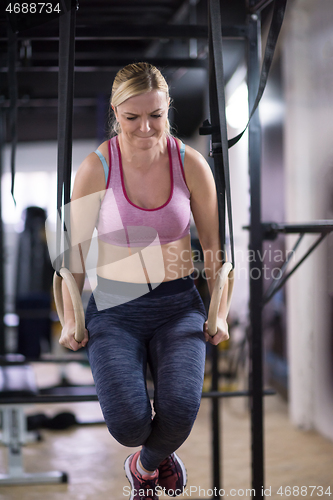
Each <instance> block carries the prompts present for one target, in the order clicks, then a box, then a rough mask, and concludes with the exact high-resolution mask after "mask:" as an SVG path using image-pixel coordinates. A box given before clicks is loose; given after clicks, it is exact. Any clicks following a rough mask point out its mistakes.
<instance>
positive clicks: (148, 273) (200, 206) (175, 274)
mask: <svg viewBox="0 0 333 500" xmlns="http://www.w3.org/2000/svg"><path fill="white" fill-rule="evenodd" d="M169 104H170V99H169V91H168V86H167V83H166V81H165V79H164V78H163V76H162V75H161V73H160V72H159V71H158V70H157V69H156V68H155V67H153V66H151V65H150V64H147V63H138V64H132V65H129V66H126V67H125V68H123V69H122V70H120V71H119V72H118V74H117V76H116V78H115V81H114V84H113V87H112V95H111V106H112V109H113V112H114V115H115V119H116V122H115V125H114V128H115V132H116V135H115V136H114V137H113V138H112V139H111V140H110V141H106V142H104V143H103V144H101V145H100V146H99V148H98V150H96V151H95V152H94V153H91V154H90V155H89V156H88V157H87V158H86V159H85V160H84V161H83V163H82V165H81V166H80V168H79V170H78V172H77V175H76V178H75V184H74V189H73V196H72V204H71V205H72V209H71V212H72V215H71V217H72V223H71V224H72V235H73V234H74V235H75V236H74V237H73V238H72V243H73V241H74V240H75V241H76V242H85V243H82V244H81V245H77V246H76V249H77V252H76V253H77V258H75V251H74V250H73V251H72V266H73V267H72V270H73V271H74V276H75V279H76V281H77V283H78V287H79V289H80V290H82V287H83V282H84V276H85V275H84V273H83V272H81V273H80V272H79V270H78V267H77V265H78V263H80V262H81V261H82V258H83V259H84V258H86V255H87V252H88V247H89V241H90V239H91V235H92V232H93V229H94V226H95V225H96V226H97V231H98V263H97V279H98V285H97V288H96V290H95V291H94V293H93V295H92V296H91V298H90V301H89V305H88V308H87V312H86V327H87V330H86V335H85V338H84V340H83V341H82V342H81V343H77V342H76V341H75V339H74V330H75V321H74V314H73V310H72V305H71V301H70V297H69V296H68V292H67V290H66V289H65V286H64V290H63V293H64V303H65V326H64V328H63V331H62V335H61V339H60V343H61V344H62V345H64V346H66V347H68V348H69V349H72V350H74V351H76V350H78V349H80V348H81V347H84V346H87V352H88V357H89V362H90V365H91V369H92V373H93V377H94V381H95V384H96V391H97V394H98V398H99V402H100V405H101V408H102V411H103V415H104V418H105V421H106V424H107V426H108V428H109V431H110V433H111V434H112V435H113V436H114V437H115V439H117V440H118V441H119V442H120V443H122V444H123V445H125V446H129V447H133V446H142V448H141V450H139V451H137V452H136V453H134V454H132V455H130V456H129V457H128V458H127V460H126V461H125V471H126V475H127V477H128V479H129V481H130V483H131V486H132V492H131V496H130V498H131V500H139V499H141V498H150V499H153V500H155V499H156V498H157V495H156V492H157V491H158V490H157V489H156V488H157V487H158V486H159V487H160V488H165V491H166V493H168V494H169V495H170V496H176V495H178V494H180V493H181V492H182V491H183V489H184V487H185V484H186V471H185V467H184V464H183V463H182V461H181V460H180V458H179V457H178V456H177V455H176V453H175V450H177V449H178V448H179V447H180V446H181V444H182V443H183V442H184V441H185V440H186V438H187V437H188V435H189V433H190V431H191V429H192V426H193V424H194V421H195V418H196V415H197V412H198V409H199V405H200V400H201V391H202V384H203V376H204V365H205V340H206V341H209V342H211V343H212V344H214V345H217V344H218V343H219V342H221V341H222V340H225V339H227V338H228V326H227V323H226V295H227V291H225V293H224V295H223V297H222V301H221V307H220V311H219V315H218V321H217V333H216V335H215V336H214V337H210V336H209V335H208V333H207V321H206V319H207V317H206V312H205V309H204V306H203V303H202V300H201V298H200V295H199V293H198V291H197V289H196V287H195V286H194V281H193V274H191V273H193V262H192V259H191V240H190V213H191V211H192V214H193V217H194V221H195V224H196V228H197V231H198V236H199V239H200V243H201V246H202V249H203V253H204V261H205V275H206V277H207V282H208V287H209V291H210V293H211V292H212V290H213V287H214V283H215V278H216V273H217V271H218V270H219V269H220V267H221V265H222V262H221V249H220V243H219V241H220V240H219V227H218V208H217V196H216V189H215V183H214V179H213V175H212V173H211V170H210V167H209V165H208V164H207V162H206V161H205V160H204V158H203V157H202V156H201V155H200V154H199V153H198V152H197V151H195V150H194V149H192V148H190V147H189V146H186V147H185V146H184V144H182V142H181V141H180V140H179V139H176V138H174V137H172V136H171V135H170V129H169V122H168V108H169ZM91 200H93V201H91ZM80 202H81V203H80ZM77 203H78V205H77ZM78 206H79V207H80V208H77V207H78ZM75 207H76V208H75ZM74 247H75V244H73V248H74ZM79 267H80V264H79ZM83 270H84V269H82V271H83ZM75 271H76V272H75ZM147 363H148V364H149V367H150V371H151V374H152V377H153V381H154V416H153V418H152V409H151V405H150V400H149V397H148V395H147V389H146V368H147Z"/></svg>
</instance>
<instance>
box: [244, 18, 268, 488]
mask: <svg viewBox="0 0 333 500" xmlns="http://www.w3.org/2000/svg"><path fill="white" fill-rule="evenodd" d="M260 41H261V23H260V17H259V16H257V15H252V16H249V40H248V89H249V109H250V110H251V109H252V107H253V104H254V102H255V98H256V94H257V90H258V84H259V71H260V67H259V61H260V54H261V47H260ZM249 172H250V197H251V208H250V243H249V249H250V251H251V255H254V256H255V257H254V259H253V260H251V262H250V324H251V338H250V359H251V365H250V392H252V397H251V398H250V404H251V443H252V488H253V489H254V491H255V497H260V498H262V487H263V486H264V432H263V345H262V296H263V278H262V262H261V261H260V258H259V257H260V255H262V246H263V236H262V226H261V130H260V121H259V113H258V110H257V111H256V112H255V113H254V115H253V117H252V120H251V122H250V125H249Z"/></svg>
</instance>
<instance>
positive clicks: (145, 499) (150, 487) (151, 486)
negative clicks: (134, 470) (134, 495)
mask: <svg viewBox="0 0 333 500" xmlns="http://www.w3.org/2000/svg"><path fill="white" fill-rule="evenodd" d="M155 488H156V482H155V481H154V480H149V479H141V484H140V490H144V491H145V494H144V496H140V500H156V495H154V492H155ZM147 495H148V496H147Z"/></svg>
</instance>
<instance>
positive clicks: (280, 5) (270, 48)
mask: <svg viewBox="0 0 333 500" xmlns="http://www.w3.org/2000/svg"><path fill="white" fill-rule="evenodd" d="M286 5H287V0H275V1H274V7H273V16H272V21H271V25H270V28H269V33H268V37H267V43H266V48H265V55H264V60H263V63H262V67H261V74H260V81H259V88H258V93H257V96H256V99H255V101H254V104H253V108H252V111H251V113H250V116H249V120H248V122H247V125H246V127H245V129H244V130H243V131H242V132H241V133H240V134H238V135H236V136H235V137H233V138H232V139H229V141H228V147H229V148H231V147H232V146H234V145H235V144H236V143H237V142H238V141H239V140H240V139H241V137H242V136H243V134H244V133H245V131H246V129H247V127H248V126H249V123H250V120H251V118H252V116H253V115H254V113H255V111H256V109H257V107H258V105H259V102H260V99H261V98H262V95H263V93H264V90H265V87H266V83H267V78H268V73H269V70H270V68H271V65H272V61H273V56H274V52H275V47H276V43H277V40H278V37H279V33H280V30H281V26H282V23H283V18H284V13H285V10H286Z"/></svg>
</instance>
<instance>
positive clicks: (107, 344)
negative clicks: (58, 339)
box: [86, 276, 207, 470]
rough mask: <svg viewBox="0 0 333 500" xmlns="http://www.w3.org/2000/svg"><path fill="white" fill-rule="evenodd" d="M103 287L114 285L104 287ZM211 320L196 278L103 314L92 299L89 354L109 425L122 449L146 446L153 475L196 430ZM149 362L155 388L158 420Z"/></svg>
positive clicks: (145, 460) (144, 455) (161, 288)
mask: <svg viewBox="0 0 333 500" xmlns="http://www.w3.org/2000/svg"><path fill="white" fill-rule="evenodd" d="M102 281H108V280H100V281H99V286H100V283H101V282H102ZM130 285H132V284H130ZM125 288H126V287H125ZM101 293H102V294H103V292H101ZM118 298H119V297H118ZM120 302H123V300H122V298H121V300H120ZM206 319H207V315H206V310H205V307H204V305H203V302H202V300H201V297H200V295H199V292H198V291H197V288H196V287H195V285H194V281H193V277H192V276H188V277H187V278H185V279H182V278H181V279H177V280H174V281H168V282H163V283H162V284H161V285H159V286H158V287H157V288H155V289H153V290H152V291H150V292H149V293H147V294H146V295H143V296H141V297H139V298H136V299H134V300H131V301H130V302H126V303H121V304H120V305H117V306H115V307H111V308H108V309H104V310H101V311H98V310H97V308H96V304H95V299H94V296H93V295H92V296H91V298H90V301H89V304H88V308H87V312H86V327H87V328H88V330H89V342H88V344H87V352H88V358H89V362H90V366H91V369H92V373H93V377H94V381H95V385H96V391H97V395H98V399H99V402H100V405H101V408H102V412H103V415H104V419H105V422H106V424H107V427H108V429H109V431H110V433H111V434H112V436H113V437H114V438H115V439H116V440H117V441H119V443H121V444H123V445H124V446H129V447H135V446H140V445H142V446H143V447H142V452H141V462H142V465H143V467H144V468H145V469H147V470H155V469H156V468H157V467H158V466H159V464H160V463H161V462H162V461H163V460H164V459H165V458H166V457H167V456H168V455H170V454H171V453H172V452H174V451H175V450H176V449H177V448H179V446H181V444H182V443H183V442H184V441H185V440H186V438H187V437H188V435H189V434H190V432H191V429H192V426H193V424H194V421H195V419H196V416H197V413H198V410H199V406H200V399H201V391H202V384H203V377H204V365H205V354H206V347H205V338H204V335H203V324H204V322H205V320H206ZM147 363H148V364H149V368H150V371H151V374H152V378H153V382H154V412H155V415H154V418H152V408H151V404H150V400H149V397H148V393H147V387H146V371H147Z"/></svg>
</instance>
